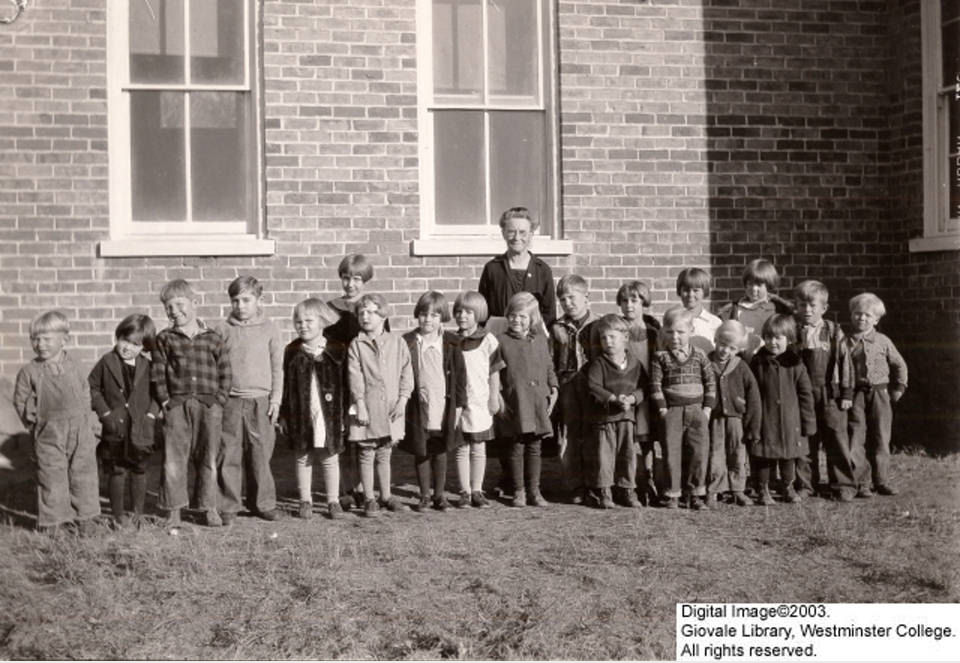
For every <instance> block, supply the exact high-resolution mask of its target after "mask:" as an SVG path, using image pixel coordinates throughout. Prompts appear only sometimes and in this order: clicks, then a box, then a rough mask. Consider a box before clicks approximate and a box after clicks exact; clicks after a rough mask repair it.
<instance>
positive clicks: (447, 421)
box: [400, 330, 467, 456]
mask: <svg viewBox="0 0 960 663" xmlns="http://www.w3.org/2000/svg"><path fill="white" fill-rule="evenodd" d="M419 335H420V334H419V332H418V331H416V330H413V331H411V332H407V333H406V334H404V335H403V340H404V341H406V342H407V349H408V350H409V351H410V365H411V367H412V368H413V385H414V393H413V396H412V397H411V398H410V400H409V401H407V424H406V435H405V436H404V438H403V441H402V442H401V443H400V448H401V449H403V450H404V451H408V452H410V453H412V454H415V455H417V456H426V455H427V437H428V436H427V428H426V425H425V423H424V421H423V415H422V411H421V408H420V398H419V394H418V393H417V390H418V388H419V386H420V344H419V343H418V342H417V336H419ZM442 345H443V376H444V405H443V428H442V429H441V432H442V435H443V441H444V444H445V445H446V448H447V451H449V450H451V449H456V448H457V447H458V446H460V445H461V444H463V436H462V435H461V434H460V431H459V430H458V426H457V425H456V424H457V408H463V407H465V406H466V404H467V367H466V366H465V365H464V363H463V353H462V352H461V351H460V339H459V337H458V336H457V335H456V334H455V333H453V332H449V331H445V332H443V340H442Z"/></svg>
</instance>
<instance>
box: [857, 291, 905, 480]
mask: <svg viewBox="0 0 960 663" xmlns="http://www.w3.org/2000/svg"><path fill="white" fill-rule="evenodd" d="M886 312H887V310H886V307H885V306H884V305H883V301H882V300H881V299H880V298H879V297H877V296H876V295H875V294H873V293H872V292H865V293H862V294H860V295H857V296H856V297H854V298H852V299H851V300H850V322H851V326H852V327H853V335H852V336H851V337H849V338H848V339H847V347H848V349H849V352H850V361H851V363H852V365H853V381H854V385H855V391H854V396H853V403H852V404H851V407H850V412H849V415H850V419H849V430H850V446H851V447H853V448H854V449H864V450H865V451H866V457H867V460H868V461H869V466H867V465H864V466H863V467H862V468H861V469H860V470H858V471H857V476H856V481H857V486H858V491H857V497H870V496H871V495H872V494H873V493H872V491H871V479H872V485H873V489H874V490H876V491H877V492H878V493H880V494H881V495H896V494H897V493H898V492H899V491H898V490H897V489H896V488H894V486H893V485H892V484H891V483H890V429H891V427H892V425H893V407H892V405H893V404H894V403H896V402H897V401H898V400H900V397H901V396H903V392H905V391H906V390H907V363H906V362H905V361H904V360H903V357H902V356H901V355H900V353H899V352H898V351H897V348H896V346H895V345H894V344H893V341H891V340H890V339H889V338H888V337H887V336H885V335H884V334H881V333H880V332H878V331H877V330H876V326H877V323H878V322H879V321H880V318H882V317H883V316H884V315H886ZM871 475H872V476H871Z"/></svg>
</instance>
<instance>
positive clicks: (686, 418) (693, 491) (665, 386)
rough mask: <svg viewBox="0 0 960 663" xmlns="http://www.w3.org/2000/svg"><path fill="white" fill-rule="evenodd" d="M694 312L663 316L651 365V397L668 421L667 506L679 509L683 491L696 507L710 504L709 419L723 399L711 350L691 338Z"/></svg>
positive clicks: (665, 426) (665, 433)
mask: <svg viewBox="0 0 960 663" xmlns="http://www.w3.org/2000/svg"><path fill="white" fill-rule="evenodd" d="M692 317H693V314H692V313H691V312H690V310H689V309H685V308H681V307H679V306H677V307H674V308H672V309H669V310H668V311H667V312H666V314H664V316H663V331H662V336H661V340H662V342H663V345H664V347H665V349H664V350H660V351H658V352H657V353H656V354H655V355H654V357H653V361H652V362H651V366H650V398H651V399H652V401H653V404H654V407H656V409H657V411H658V412H659V413H660V418H661V419H662V420H663V435H662V436H661V438H660V439H662V440H663V455H664V460H665V461H666V470H667V483H668V488H667V490H666V491H665V497H666V500H665V502H664V506H666V507H667V508H672V509H675V508H677V506H679V503H678V501H679V500H678V498H679V497H680V495H681V491H682V494H683V495H684V496H685V497H686V498H687V500H688V505H689V506H690V507H691V508H693V509H702V508H704V507H705V506H706V503H705V502H704V500H703V497H704V496H705V495H706V492H707V491H706V486H705V479H706V472H707V465H706V460H707V459H706V454H707V450H708V444H709V437H708V436H709V429H708V422H709V421H710V412H711V410H712V409H713V406H714V404H715V403H716V400H717V380H716V377H715V374H714V372H713V368H712V367H711V366H710V360H709V359H707V355H706V354H704V352H703V351H702V350H700V349H698V348H696V347H694V346H693V345H692V344H691V342H690V337H691V335H692V334H693V319H692Z"/></svg>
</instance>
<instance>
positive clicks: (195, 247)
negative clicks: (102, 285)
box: [100, 0, 273, 256]
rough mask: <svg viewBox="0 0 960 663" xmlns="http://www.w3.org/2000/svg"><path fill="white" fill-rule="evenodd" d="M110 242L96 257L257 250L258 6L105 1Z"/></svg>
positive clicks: (191, 0) (216, 0) (201, 0)
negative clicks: (106, 2)
mask: <svg viewBox="0 0 960 663" xmlns="http://www.w3.org/2000/svg"><path fill="white" fill-rule="evenodd" d="M107 6H108V14H107V22H108V40H107V55H108V57H107V80H108V92H107V99H108V107H109V116H108V123H109V127H108V135H109V150H110V240H109V241H106V242H102V243H101V245H100V251H101V255H104V256H110V255H218V254H219V255H235V254H244V255H255V254H263V253H272V252H273V242H272V241H265V240H260V239H258V235H257V233H258V229H259V228H260V226H261V217H262V212H261V209H262V205H261V197H262V185H261V178H260V162H261V158H262V157H261V148H260V145H261V142H262V141H261V137H260V133H259V129H258V127H259V124H260V122H259V117H258V112H259V111H258V106H257V103H256V94H255V92H256V80H257V78H258V77H257V69H256V63H257V58H256V47H255V46H256V43H257V39H256V34H255V26H256V24H257V21H256V20H255V18H256V2H255V0H121V1H118V2H110V3H108V5H107Z"/></svg>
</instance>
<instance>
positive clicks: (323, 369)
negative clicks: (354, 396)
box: [280, 338, 347, 454]
mask: <svg viewBox="0 0 960 663" xmlns="http://www.w3.org/2000/svg"><path fill="white" fill-rule="evenodd" d="M313 375H316V377H317V390H318V394H317V395H318V396H319V397H320V411H321V412H322V413H323V424H324V431H325V433H326V435H325V441H324V444H325V445H326V449H327V450H328V451H329V452H330V453H331V454H338V453H340V452H341V451H343V449H344V446H345V444H344V443H345V439H346V436H345V435H344V417H345V416H346V412H347V346H346V345H344V344H343V343H340V342H338V341H336V340H332V339H328V340H327V345H326V347H325V348H324V349H323V352H321V353H320V354H319V355H317V356H314V355H312V354H311V353H309V352H307V351H306V350H305V349H304V346H303V341H301V340H300V339H299V338H298V339H295V340H293V341H291V342H290V343H288V344H287V347H286V348H284V351H283V399H282V400H281V402H280V418H281V419H282V420H283V421H284V425H285V426H286V431H287V439H288V441H289V444H290V448H292V449H294V450H296V451H299V452H304V451H308V450H310V449H313V420H312V418H311V416H310V381H311V376H313Z"/></svg>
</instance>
